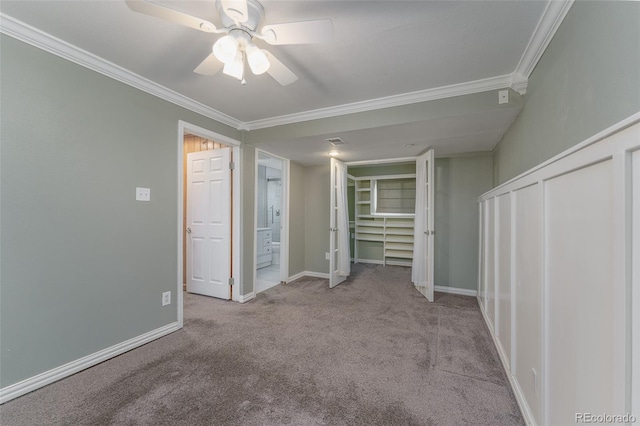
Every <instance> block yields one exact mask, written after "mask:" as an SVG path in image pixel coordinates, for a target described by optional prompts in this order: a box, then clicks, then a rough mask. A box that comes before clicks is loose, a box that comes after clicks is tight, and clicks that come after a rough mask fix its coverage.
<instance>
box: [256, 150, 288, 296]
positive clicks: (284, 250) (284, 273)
mask: <svg viewBox="0 0 640 426" xmlns="http://www.w3.org/2000/svg"><path fill="white" fill-rule="evenodd" d="M261 153H262V154H263V155H267V156H269V157H271V158H274V159H277V160H280V161H281V162H282V168H281V170H280V177H281V179H282V189H281V191H282V194H281V199H282V200H281V201H282V217H281V230H280V282H283V281H286V280H287V278H288V276H289V179H290V174H291V164H290V160H289V159H288V158H285V157H281V156H279V155H275V154H272V153H270V152H268V151H265V150H263V149H260V148H256V149H255V154H254V183H253V187H254V188H256V190H255V191H254V194H253V195H254V197H253V206H254V207H253V232H254V237H253V289H254V292H255V288H256V283H257V282H258V271H257V265H258V246H257V244H258V242H257V238H256V236H255V233H256V232H257V229H258V191H257V188H258V167H259V164H258V160H259V158H258V157H259V156H260V154H261ZM278 284H279V283H277V284H274V286H275V285H278ZM272 287H273V286H272ZM269 288H270V287H269Z"/></svg>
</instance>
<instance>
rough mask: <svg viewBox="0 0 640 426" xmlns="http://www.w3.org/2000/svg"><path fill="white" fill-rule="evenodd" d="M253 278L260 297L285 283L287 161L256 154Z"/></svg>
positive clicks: (286, 265) (261, 152) (287, 206)
mask: <svg viewBox="0 0 640 426" xmlns="http://www.w3.org/2000/svg"><path fill="white" fill-rule="evenodd" d="M255 176H256V181H255V188H256V201H255V207H256V209H255V219H256V226H255V230H256V235H255V252H254V253H255V257H254V259H255V262H254V271H255V276H254V277H255V278H254V280H253V282H254V292H255V293H256V294H257V293H260V292H262V291H265V290H267V289H269V288H271V287H273V286H276V285H278V284H280V283H284V282H286V281H287V279H288V273H289V267H288V258H289V256H288V254H287V253H288V228H289V227H288V210H289V203H288V193H289V190H288V188H289V185H288V178H289V160H287V159H284V158H282V157H278V156H275V155H273V154H269V153H268V152H265V151H262V150H259V149H257V150H256V174H255Z"/></svg>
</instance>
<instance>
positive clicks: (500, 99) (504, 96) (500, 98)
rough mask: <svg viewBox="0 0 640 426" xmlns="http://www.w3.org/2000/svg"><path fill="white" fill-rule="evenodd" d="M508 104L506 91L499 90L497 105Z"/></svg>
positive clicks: (507, 92)
mask: <svg viewBox="0 0 640 426" xmlns="http://www.w3.org/2000/svg"><path fill="white" fill-rule="evenodd" d="M508 103H509V91H508V90H500V91H499V92H498V105H500V104H508Z"/></svg>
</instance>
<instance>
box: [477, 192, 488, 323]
mask: <svg viewBox="0 0 640 426" xmlns="http://www.w3.org/2000/svg"><path fill="white" fill-rule="evenodd" d="M486 205H487V201H482V202H480V205H479V210H480V212H479V216H478V217H479V227H480V242H479V251H478V303H479V304H480V309H482V310H483V311H484V310H485V297H486V294H485V293H486V290H485V288H486V277H485V275H484V274H485V262H484V257H485V254H486V250H485V249H484V244H485V241H486V238H484V235H485V234H486V232H487V230H486V229H485V225H486V222H485V219H484V218H485V208H486V207H485V206H486Z"/></svg>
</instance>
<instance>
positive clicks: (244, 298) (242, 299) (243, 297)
mask: <svg viewBox="0 0 640 426" xmlns="http://www.w3.org/2000/svg"><path fill="white" fill-rule="evenodd" d="M255 298H256V294H255V293H254V292H253V291H252V292H251V293H247V294H242V295H240V296H238V302H240V303H247V302H248V301H249V300H251V299H255Z"/></svg>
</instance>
